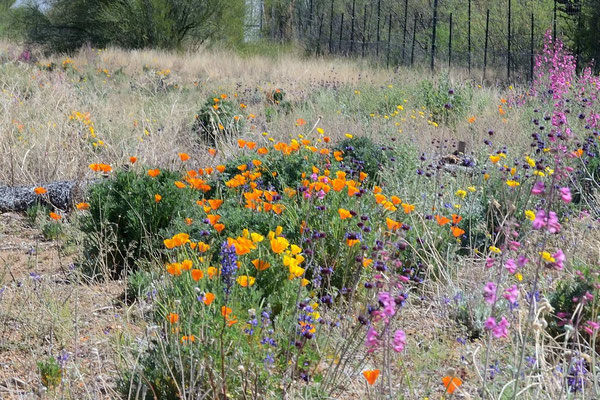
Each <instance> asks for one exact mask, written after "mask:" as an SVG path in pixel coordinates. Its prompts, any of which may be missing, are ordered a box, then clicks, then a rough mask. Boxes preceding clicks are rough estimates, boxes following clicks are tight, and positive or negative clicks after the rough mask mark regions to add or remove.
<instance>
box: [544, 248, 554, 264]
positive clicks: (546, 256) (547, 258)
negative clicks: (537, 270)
mask: <svg viewBox="0 0 600 400" xmlns="http://www.w3.org/2000/svg"><path fill="white" fill-rule="evenodd" d="M540 255H541V256H542V258H543V259H544V260H545V261H547V262H550V263H553V262H556V260H555V259H554V257H552V254H550V253H548V252H547V251H544V252H542V253H540Z"/></svg>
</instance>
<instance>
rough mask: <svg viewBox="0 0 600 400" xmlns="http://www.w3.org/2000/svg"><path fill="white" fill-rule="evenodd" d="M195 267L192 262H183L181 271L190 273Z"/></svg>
mask: <svg viewBox="0 0 600 400" xmlns="http://www.w3.org/2000/svg"><path fill="white" fill-rule="evenodd" d="M193 265H194V263H193V262H192V260H183V261H182V262H181V269H182V270H184V271H189V270H190V269H192V266H193Z"/></svg>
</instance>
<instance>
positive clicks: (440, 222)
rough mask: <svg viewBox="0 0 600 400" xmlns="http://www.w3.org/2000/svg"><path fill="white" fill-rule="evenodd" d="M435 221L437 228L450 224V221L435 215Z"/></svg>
mask: <svg viewBox="0 0 600 400" xmlns="http://www.w3.org/2000/svg"><path fill="white" fill-rule="evenodd" d="M435 220H436V222H437V223H438V225H439V226H444V225H446V224H447V223H448V222H450V220H449V219H448V218H446V217H444V216H441V215H436V216H435Z"/></svg>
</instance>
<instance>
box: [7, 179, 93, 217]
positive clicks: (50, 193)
mask: <svg viewBox="0 0 600 400" xmlns="http://www.w3.org/2000/svg"><path fill="white" fill-rule="evenodd" d="M90 183H91V182H77V181H60V182H52V183H48V184H45V185H41V186H42V187H44V188H45V189H46V190H47V193H45V194H42V195H37V194H35V192H34V189H35V188H36V187H37V186H5V185H1V184H0V212H8V211H13V212H14V211H25V210H27V209H28V208H29V207H31V206H32V205H34V204H35V203H37V202H40V203H41V204H47V205H50V206H52V207H54V208H58V209H61V210H67V209H68V208H71V207H72V206H73V204H74V203H75V201H76V200H78V199H80V198H81V197H82V193H83V191H84V189H85V187H87V186H88V185H89V184H90Z"/></svg>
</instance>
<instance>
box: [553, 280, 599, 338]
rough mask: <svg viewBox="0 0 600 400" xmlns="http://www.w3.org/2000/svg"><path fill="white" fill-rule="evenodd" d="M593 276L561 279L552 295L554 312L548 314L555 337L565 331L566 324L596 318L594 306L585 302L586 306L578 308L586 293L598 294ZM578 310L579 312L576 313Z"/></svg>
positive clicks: (579, 323) (581, 323) (582, 322)
mask: <svg viewBox="0 0 600 400" xmlns="http://www.w3.org/2000/svg"><path fill="white" fill-rule="evenodd" d="M593 281H594V280H593V278H592V279H589V276H588V279H576V280H561V281H560V282H559V283H558V285H557V287H556V290H555V291H553V292H552V293H551V295H550V299H549V300H550V305H552V307H553V308H554V313H553V314H552V315H549V316H547V317H546V318H547V322H548V333H550V334H551V335H552V336H553V337H557V336H560V335H562V334H564V333H565V326H567V325H569V326H574V325H579V326H582V325H584V323H585V322H587V321H590V320H595V319H594V318H593V312H594V310H593V308H592V307H591V306H590V305H586V304H585V302H583V304H584V307H583V308H581V309H580V310H577V308H578V307H579V306H580V304H581V303H582V300H583V298H584V295H585V294H586V293H588V294H591V295H594V296H596V295H597V289H595V288H594V285H593V283H592V282H593ZM576 311H577V313H576Z"/></svg>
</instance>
